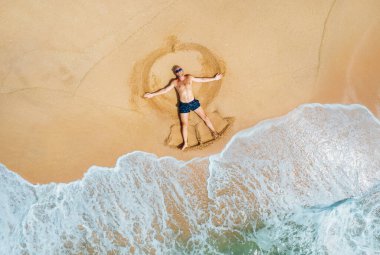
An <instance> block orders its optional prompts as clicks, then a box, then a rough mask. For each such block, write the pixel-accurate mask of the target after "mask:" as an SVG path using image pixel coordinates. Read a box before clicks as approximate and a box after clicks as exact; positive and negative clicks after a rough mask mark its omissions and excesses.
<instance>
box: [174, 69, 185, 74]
mask: <svg viewBox="0 0 380 255" xmlns="http://www.w3.org/2000/svg"><path fill="white" fill-rule="evenodd" d="M181 71H183V70H182V68H179V69H177V70H175V71H174V72H175V73H179V72H181Z"/></svg>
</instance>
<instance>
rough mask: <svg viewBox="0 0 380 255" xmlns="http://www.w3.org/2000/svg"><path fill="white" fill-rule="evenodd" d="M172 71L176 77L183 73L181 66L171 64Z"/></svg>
mask: <svg viewBox="0 0 380 255" xmlns="http://www.w3.org/2000/svg"><path fill="white" fill-rule="evenodd" d="M172 71H173V73H174V74H175V76H177V77H181V76H183V75H184V72H183V69H182V67H180V66H178V65H175V66H173V68H172Z"/></svg>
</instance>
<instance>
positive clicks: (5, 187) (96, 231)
mask: <svg viewBox="0 0 380 255" xmlns="http://www.w3.org/2000/svg"><path fill="white" fill-rule="evenodd" d="M379 145H380V122H379V120H378V119H376V118H375V117H374V116H373V115H372V114H371V113H370V112H369V111H368V110H367V109H366V108H365V107H363V106H361V105H320V104H307V105H302V106H300V107H298V108H296V109H295V110H293V111H291V112H290V113H288V114H287V115H285V116H282V117H279V118H276V119H272V120H266V121H263V122H261V123H259V124H257V125H256V126H254V127H251V128H249V129H247V130H244V131H241V132H239V133H238V134H236V135H235V136H234V137H233V138H232V139H231V141H230V142H229V143H228V144H227V145H226V147H225V148H224V149H223V151H222V152H221V153H219V154H216V155H212V156H210V157H204V158H195V159H193V160H190V161H186V162H185V161H180V160H177V159H175V158H172V157H162V158H158V157H157V156H155V155H153V154H150V153H146V152H140V151H137V152H133V153H129V154H126V155H124V156H122V157H120V158H119V159H118V160H117V162H116V165H115V167H113V168H106V167H98V166H93V167H91V168H90V169H89V170H88V171H87V173H86V174H85V176H84V177H83V179H82V180H78V181H75V182H71V183H67V184H65V183H51V184H46V185H32V184H30V183H28V182H27V181H25V180H23V179H22V178H21V177H20V176H18V175H17V174H15V173H14V172H12V171H10V170H8V169H7V168H6V167H5V166H3V165H0V175H1V178H0V190H1V192H0V203H1V205H2V206H1V207H0V229H1V230H2V231H1V232H0V253H1V254H79V253H82V254H178V253H179V254H184V253H185V254H233V253H235V254H252V253H257V254H260V253H265V254H266V253H273V254H277V253H280V254H283V253H285V254H318V253H323V252H325V253H328V254H343V253H344V254H365V253H368V254H376V253H380V248H379V246H378V245H377V244H376V240H379V234H378V233H379V232H380V224H379V214H378V212H379V210H378V208H379V207H380V201H379V199H378V197H379V195H378V194H379V192H378V190H379V188H378V187H379V186H378V184H380V182H379V180H380V171H379V170H380V169H379V168H380V146H379ZM368 211H370V213H368ZM349 222H356V223H355V224H356V225H357V226H358V227H355V226H356V225H355V224H354V225H355V226H354V225H347V224H348V223H349ZM369 224H371V225H369ZM347 233H349V234H347ZM315 240H317V241H318V242H315ZM368 240H369V241H368ZM377 243H378V242H377ZM342 252H343V253H342Z"/></svg>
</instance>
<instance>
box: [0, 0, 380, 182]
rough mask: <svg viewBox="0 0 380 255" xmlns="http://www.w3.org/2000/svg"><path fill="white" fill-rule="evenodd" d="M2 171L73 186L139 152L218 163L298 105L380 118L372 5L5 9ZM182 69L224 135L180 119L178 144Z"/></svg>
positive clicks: (21, 4)
mask: <svg viewBox="0 0 380 255" xmlns="http://www.w3.org/2000/svg"><path fill="white" fill-rule="evenodd" d="M0 10H1V15H0V19H1V25H0V29H1V34H2V37H1V39H0V41H1V46H0V80H1V83H0V144H1V146H0V162H1V163H3V164H4V165H5V166H7V168H9V169H11V170H12V171H15V172H17V173H18V174H20V175H21V176H22V177H23V178H25V179H26V180H28V181H30V182H32V183H49V182H68V181H72V180H77V179H80V178H82V176H83V174H84V173H85V172H86V171H87V169H88V168H89V167H90V166H92V165H97V166H113V165H115V162H116V160H117V158H118V157H119V156H121V155H124V154H126V153H128V152H132V151H136V150H140V151H146V152H151V153H154V154H156V155H158V156H173V157H175V158H178V159H181V160H189V159H191V158H194V157H203V156H207V155H211V154H215V153H218V152H219V151H220V150H221V149H222V148H223V147H224V146H225V145H226V143H227V142H228V141H229V140H230V139H231V137H232V136H233V135H234V134H235V133H236V132H238V131H240V130H242V129H245V128H248V127H251V126H253V125H254V124H256V123H258V122H259V121H261V120H265V119H269V118H273V117H277V116H281V115H283V114H285V113H287V112H289V111H290V110H292V109H294V108H295V107H297V106H299V105H301V104H304V103H343V104H352V103H358V104H362V105H364V106H366V107H367V108H368V109H369V110H370V111H372V112H373V113H374V114H375V115H376V116H377V117H378V118H380V75H379V72H378V70H379V68H380V33H379V31H380V2H379V1H377V0H364V1H339V0H335V1H331V0H329V1H301V0H297V1H267V0H265V1H264V0H260V1H200V0H195V1H191V2H181V1H166V0H160V1H151V0H142V1H132V0H128V1H112V2H105V1H91V2H88V1H75V2H70V3H69V2H66V1H54V2H52V1H51V2H49V1H48V2H35V1H16V2H15V1H3V2H2V3H1V4H0ZM176 64H177V65H180V66H182V67H183V68H184V69H185V72H187V73H191V74H193V75H194V76H197V77H212V76H213V75H214V74H215V73H217V72H221V73H224V78H223V79H222V80H220V81H218V82H210V83H202V84H195V83H194V93H195V96H196V98H198V99H199V100H200V102H201V104H202V106H203V107H204V109H205V110H206V112H207V113H208V114H209V116H210V118H211V119H212V120H213V121H214V122H215V123H216V126H217V129H218V130H219V131H223V136H222V137H221V138H220V139H218V140H216V141H214V142H212V143H208V141H209V140H210V137H209V136H210V134H209V133H208V130H207V129H206V127H205V126H204V124H203V123H202V122H201V121H200V120H199V118H198V117H196V116H195V115H194V113H192V114H191V117H190V118H191V121H190V127H189V132H190V137H189V140H191V141H189V142H191V143H192V144H193V145H196V144H197V143H204V145H203V146H198V147H197V146H195V147H194V148H192V149H189V150H187V151H185V152H182V151H180V150H178V149H177V148H175V145H176V144H178V143H179V142H180V138H181V136H180V132H179V120H178V115H177V108H176V95H175V92H174V91H173V92H171V93H169V94H166V95H162V96H159V97H156V98H154V99H150V100H147V99H144V98H142V95H143V94H144V93H145V92H148V91H154V90H157V89H159V88H162V87H164V86H165V85H166V84H167V82H168V81H169V79H171V78H173V77H174V76H173V73H172V72H171V68H172V66H173V65H176Z"/></svg>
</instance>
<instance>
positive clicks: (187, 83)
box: [175, 74, 194, 103]
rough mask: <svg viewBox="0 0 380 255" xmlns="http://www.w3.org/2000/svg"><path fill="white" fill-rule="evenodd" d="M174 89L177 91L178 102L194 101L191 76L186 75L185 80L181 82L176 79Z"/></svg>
mask: <svg viewBox="0 0 380 255" xmlns="http://www.w3.org/2000/svg"><path fill="white" fill-rule="evenodd" d="M175 82H176V84H175V89H176V90H177V93H178V96H179V101H181V102H183V103H188V102H191V101H193V100H194V95H193V89H192V82H191V76H190V75H188V74H186V75H185V79H184V80H183V81H181V80H180V79H178V78H177V79H176V81H175Z"/></svg>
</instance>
